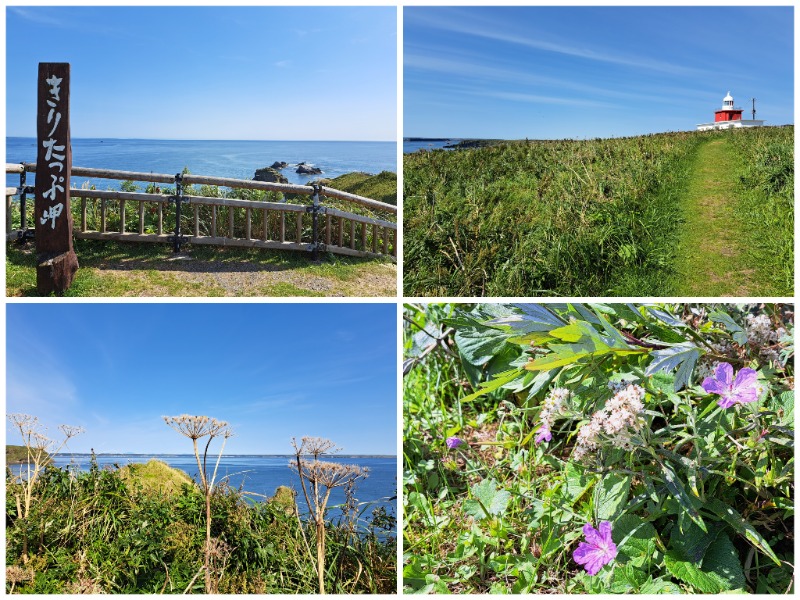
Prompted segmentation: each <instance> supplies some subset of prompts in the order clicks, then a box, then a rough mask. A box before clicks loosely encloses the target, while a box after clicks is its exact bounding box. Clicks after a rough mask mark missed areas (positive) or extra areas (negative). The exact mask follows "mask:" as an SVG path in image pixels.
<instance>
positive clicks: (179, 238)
mask: <svg viewBox="0 0 800 600" xmlns="http://www.w3.org/2000/svg"><path fill="white" fill-rule="evenodd" d="M169 201H170V202H174V203H175V235H171V236H170V237H169V241H170V242H172V251H173V252H174V253H175V254H177V253H178V252H180V251H181V244H185V243H186V242H187V241H188V240H187V239H186V237H184V236H183V235H181V204H182V203H183V202H187V203H188V202H189V201H188V200H186V199H184V197H183V173H177V174H176V175H175V195H174V196H170V197H169Z"/></svg>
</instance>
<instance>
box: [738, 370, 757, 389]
mask: <svg viewBox="0 0 800 600" xmlns="http://www.w3.org/2000/svg"><path fill="white" fill-rule="evenodd" d="M757 383H758V373H756V372H755V371H754V370H753V369H748V368H747V367H745V368H744V369H742V370H741V371H739V372H738V373H737V374H736V381H734V382H733V391H734V392H736V391H738V390H740V389H742V388H755V386H756V384H757Z"/></svg>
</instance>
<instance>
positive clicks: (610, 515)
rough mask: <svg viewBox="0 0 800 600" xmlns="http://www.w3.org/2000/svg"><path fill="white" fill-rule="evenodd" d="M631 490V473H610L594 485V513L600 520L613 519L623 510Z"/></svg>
mask: <svg viewBox="0 0 800 600" xmlns="http://www.w3.org/2000/svg"><path fill="white" fill-rule="evenodd" d="M630 491H631V477H630V475H620V474H618V473H609V474H608V475H606V476H605V477H603V478H602V479H601V480H600V481H599V483H598V484H597V485H595V487H594V513H595V516H596V517H597V519H598V520H599V521H612V520H613V519H614V517H616V516H617V515H618V514H620V513H621V512H622V509H623V508H624V506H625V505H626V503H627V501H628V496H629V495H630Z"/></svg>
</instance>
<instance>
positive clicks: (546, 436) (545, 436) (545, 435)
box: [533, 427, 553, 444]
mask: <svg viewBox="0 0 800 600" xmlns="http://www.w3.org/2000/svg"><path fill="white" fill-rule="evenodd" d="M552 439H553V434H552V433H550V430H549V429H547V428H546V427H542V428H541V429H540V430H539V433H538V434H537V435H536V438H535V439H534V440H533V441H534V442H536V443H537V444H538V443H539V442H541V441H542V440H544V441H546V442H549V441H550V440H552Z"/></svg>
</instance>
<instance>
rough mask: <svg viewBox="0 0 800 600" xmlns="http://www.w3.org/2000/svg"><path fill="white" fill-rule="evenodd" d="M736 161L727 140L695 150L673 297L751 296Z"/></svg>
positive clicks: (716, 140)
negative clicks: (738, 216)
mask: <svg viewBox="0 0 800 600" xmlns="http://www.w3.org/2000/svg"><path fill="white" fill-rule="evenodd" d="M736 193H737V189H736V158H735V155H734V149H733V147H732V144H731V143H730V142H729V141H728V140H727V139H714V140H711V141H709V142H706V143H705V144H703V145H702V146H701V147H700V148H699V149H698V151H697V157H696V159H695V164H694V168H693V170H692V175H691V177H690V178H689V181H688V182H687V190H686V195H685V197H684V200H683V210H684V219H685V223H684V225H683V236H682V239H681V242H680V246H679V248H678V263H677V264H678V271H679V273H680V275H679V276H678V279H677V286H676V295H679V296H750V295H752V290H753V288H754V286H755V282H754V271H753V270H752V269H746V268H744V266H743V265H744V253H743V250H742V247H741V241H740V239H741V238H740V236H738V235H737V234H738V232H740V230H741V227H740V223H739V222H738V221H737V220H736V216H735V214H734V208H735V205H736Z"/></svg>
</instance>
